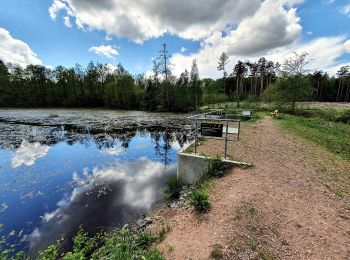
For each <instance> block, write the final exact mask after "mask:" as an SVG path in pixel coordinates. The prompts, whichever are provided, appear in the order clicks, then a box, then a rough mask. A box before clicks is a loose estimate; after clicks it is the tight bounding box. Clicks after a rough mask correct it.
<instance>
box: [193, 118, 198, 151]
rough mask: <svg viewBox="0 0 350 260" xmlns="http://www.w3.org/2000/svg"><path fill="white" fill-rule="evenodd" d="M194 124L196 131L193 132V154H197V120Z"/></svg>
mask: <svg viewBox="0 0 350 260" xmlns="http://www.w3.org/2000/svg"><path fill="white" fill-rule="evenodd" d="M195 122H196V130H195V132H194V154H197V132H198V124H197V120H196V121H195Z"/></svg>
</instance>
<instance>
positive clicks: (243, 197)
mask: <svg viewBox="0 0 350 260" xmlns="http://www.w3.org/2000/svg"><path fill="white" fill-rule="evenodd" d="M241 137H242V139H241V141H240V142H238V143H233V144H231V145H230V148H231V149H230V150H229V155H230V157H231V158H236V159H240V160H243V161H246V162H250V163H253V164H254V165H255V167H253V168H249V169H245V170H244V169H239V168H235V169H231V170H230V172H229V174H228V175H226V176H225V177H224V178H222V179H218V180H215V181H214V183H213V184H212V185H211V186H210V187H209V188H208V190H209V195H210V200H211V204H212V208H211V210H210V211H209V212H208V213H207V214H204V215H197V214H196V213H195V212H194V211H193V209H177V210H174V209H163V210H161V211H160V212H158V216H157V218H161V217H162V218H167V219H168V220H167V221H169V223H170V227H171V230H170V232H169V233H167V235H166V237H165V239H164V240H163V242H162V243H160V244H159V245H158V248H159V249H160V250H161V251H162V252H163V254H164V255H165V257H166V259H213V258H216V259H318V260H319V259H350V203H349V195H348V194H347V195H346V196H345V197H339V196H336V195H335V193H334V192H333V191H332V188H334V187H336V188H337V187H338V186H339V187H340V188H344V187H345V188H348V187H349V183H350V180H349V178H350V176H349V175H350V163H349V162H344V160H341V159H340V158H338V157H336V156H335V155H333V154H330V153H329V152H327V151H325V150H323V149H320V147H317V146H315V145H313V144H311V143H308V142H305V141H301V140H300V139H299V138H295V137H292V136H290V135H288V134H286V133H284V132H283V131H281V130H280V129H279V127H278V125H277V123H276V121H274V120H272V119H264V120H262V121H259V122H257V123H254V124H252V123H245V124H243V128H242V136H241ZM217 142H219V141H216V140H208V141H206V142H205V144H204V145H202V146H201V147H200V148H199V152H204V153H206V154H216V153H217V151H215V149H216V148H219V147H220V145H219V143H217ZM221 147H222V146H221ZM339 172H340V173H341V174H338V173H339ZM333 173H337V174H335V175H334V174H333ZM337 185H338V186H337ZM345 190H346V189H345ZM162 221H163V220H162Z"/></svg>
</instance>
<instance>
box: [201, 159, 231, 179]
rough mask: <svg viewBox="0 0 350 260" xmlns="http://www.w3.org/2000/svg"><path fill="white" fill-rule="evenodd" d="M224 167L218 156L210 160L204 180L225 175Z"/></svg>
mask: <svg viewBox="0 0 350 260" xmlns="http://www.w3.org/2000/svg"><path fill="white" fill-rule="evenodd" d="M225 171H226V166H225V163H224V162H223V160H221V158H220V157H219V156H217V157H216V158H214V159H210V160H209V162H208V166H207V168H206V170H205V172H204V177H205V178H221V177H223V176H224V175H225Z"/></svg>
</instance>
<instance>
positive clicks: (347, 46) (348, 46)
mask: <svg viewBox="0 0 350 260" xmlns="http://www.w3.org/2000/svg"><path fill="white" fill-rule="evenodd" d="M344 47H345V50H346V51H347V52H348V53H350V40H347V41H346V42H345V43H344Z"/></svg>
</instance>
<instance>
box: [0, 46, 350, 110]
mask: <svg viewBox="0 0 350 260" xmlns="http://www.w3.org/2000/svg"><path fill="white" fill-rule="evenodd" d="M170 57H171V56H170V55H169V54H168V50H167V46H166V44H164V45H163V46H162V49H161V50H160V51H159V57H158V58H157V59H154V60H153V76H151V77H146V76H145V75H132V74H130V73H129V72H128V71H127V70H126V69H125V68H124V67H123V65H122V64H118V65H117V67H116V68H113V69H112V68H111V66H109V65H108V64H101V63H94V62H90V63H89V64H87V66H86V67H85V68H84V67H83V66H82V65H80V64H76V65H75V66H74V67H72V68H65V67H63V66H57V67H56V68H54V69H53V68H48V67H45V66H42V65H28V66H27V67H25V68H23V67H21V66H19V65H16V64H8V63H6V64H5V63H4V62H3V61H1V60H0V107H30V108H33V107H106V108H115V109H125V110H131V109H132V110H145V111H158V112H163V111H169V112H188V111H192V110H196V109H197V108H198V106H200V105H202V104H215V103H219V102H224V101H243V100H249V101H283V102H296V101H322V102H349V98H350V66H344V67H341V68H340V69H339V70H338V72H337V74H336V75H335V76H329V75H328V74H327V73H325V72H322V71H308V70H306V69H305V67H306V65H307V63H308V60H307V54H306V53H303V54H297V53H295V57H294V58H290V59H289V60H285V61H284V63H282V64H279V63H275V62H272V61H269V60H267V59H265V58H264V57H262V58H260V59H259V60H258V61H257V62H249V61H244V62H243V61H238V62H237V63H236V64H235V65H234V69H233V71H227V66H228V64H229V62H230V61H229V57H228V55H227V54H225V53H223V54H222V55H221V56H220V57H218V64H217V69H218V70H219V71H221V72H222V78H219V79H210V78H203V79H200V78H199V73H198V66H197V62H196V61H195V60H194V61H193V64H192V67H191V70H190V71H188V70H185V71H184V72H183V73H182V74H181V75H180V76H179V77H175V76H174V75H173V74H172V72H171V64H170ZM279 90H280V91H279ZM277 93H280V94H277Z"/></svg>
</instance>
